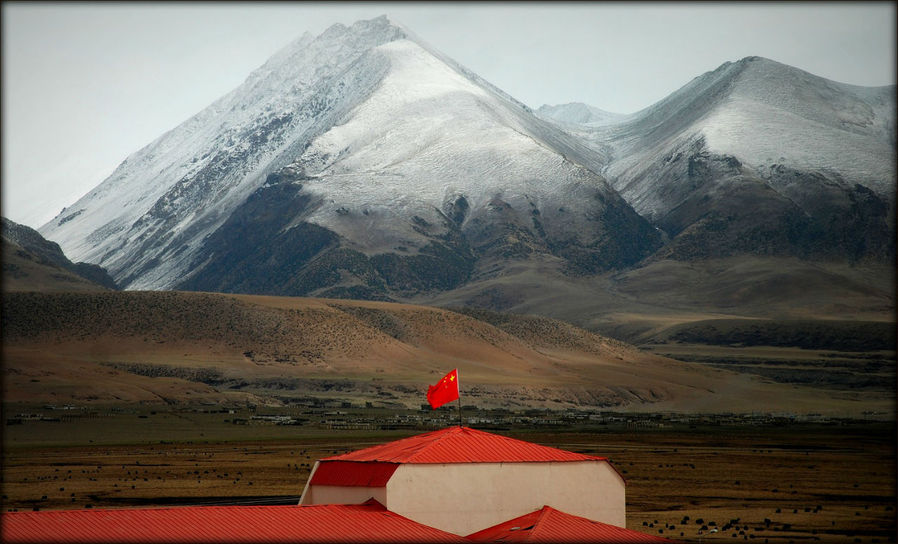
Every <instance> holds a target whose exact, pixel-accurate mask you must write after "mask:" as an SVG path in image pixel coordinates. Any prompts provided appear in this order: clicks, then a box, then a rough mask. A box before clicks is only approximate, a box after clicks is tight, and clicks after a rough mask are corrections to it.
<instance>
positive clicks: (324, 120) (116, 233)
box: [41, 17, 660, 298]
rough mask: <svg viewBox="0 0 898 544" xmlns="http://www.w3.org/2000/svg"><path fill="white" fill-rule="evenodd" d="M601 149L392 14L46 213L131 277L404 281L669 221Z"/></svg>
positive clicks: (571, 268) (207, 281) (567, 266)
mask: <svg viewBox="0 0 898 544" xmlns="http://www.w3.org/2000/svg"><path fill="white" fill-rule="evenodd" d="M597 169H598V162H597V160H596V159H595V156H594V154H593V153H591V151H590V149H589V148H588V147H587V146H585V145H583V144H582V143H581V142H580V141H579V139H578V138H575V137H572V136H571V135H569V134H567V133H565V132H564V131H562V130H560V129H558V128H557V127H555V126H554V125H553V124H551V123H548V122H545V121H543V120H541V119H539V118H537V117H536V116H535V115H533V114H532V112H531V111H530V110H529V109H528V108H526V107H525V106H524V105H522V104H520V103H518V102H516V101H515V100H513V99H512V98H510V97H509V96H507V95H506V94H504V93H503V92H501V91H500V90H498V89H496V88H495V87H493V86H492V85H490V84H489V83H487V82H485V81H483V80H482V79H481V78H479V77H477V76H476V75H474V74H472V73H470V72H469V71H467V70H466V69H464V68H463V67H461V66H459V65H457V64H456V63H454V62H453V61H452V60H451V59H448V58H445V57H444V56H443V55H441V54H440V53H439V52H436V51H434V50H433V49H432V48H430V47H429V46H428V45H427V44H426V43H424V42H423V41H421V40H420V39H418V38H416V37H415V36H414V35H412V34H411V33H410V32H409V31H407V30H406V29H404V28H402V27H401V26H399V25H397V24H395V23H393V22H391V21H390V20H389V19H387V18H386V17H381V18H377V19H374V20H370V21H361V22H358V23H356V24H354V25H352V26H351V27H345V26H343V25H334V26H333V27H331V28H330V29H328V30H327V31H325V32H324V33H323V34H322V35H320V36H318V37H310V36H304V37H302V38H301V39H299V40H298V41H296V42H294V43H293V44H291V45H289V46H287V47H286V48H285V49H284V50H282V51H281V52H279V53H278V54H276V55H275V56H274V57H273V58H272V59H270V60H269V61H268V62H267V63H266V64H265V65H264V66H263V67H261V68H260V69H258V70H257V71H255V72H254V73H253V74H251V75H250V77H249V78H248V79H247V81H246V82H245V83H244V84H242V85H241V86H240V87H238V88H237V89H235V90H234V91H233V92H231V93H230V94H228V95H227V96H225V97H223V98H221V99H220V100H218V101H216V102H215V103H214V104H212V105H211V106H210V107H208V108H207V109H205V110H203V111H202V112H200V113H199V114H197V115H196V116H195V117H193V118H191V119H190V120H188V121H186V122H185V123H183V124H182V125H180V126H178V127H176V128H175V129H173V130H172V131H170V132H168V133H166V134H165V135H163V136H162V137H160V138H159V139H158V140H156V141H155V142H153V143H151V144H150V145H148V146H147V147H145V148H144V149H142V150H140V151H138V152H137V153H135V154H134V155H132V156H131V157H129V158H128V159H127V160H126V161H125V162H124V163H123V164H122V165H121V166H120V167H119V168H118V169H117V170H116V171H115V172H114V173H113V174H112V176H110V178H108V179H107V180H106V181H104V182H103V183H102V184H101V185H99V186H98V187H97V188H96V189H94V190H93V191H91V192H90V193H89V194H88V195H86V196H85V197H84V198H82V199H81V200H79V201H78V202H76V203H75V204H74V205H72V206H71V207H69V208H68V209H67V210H65V211H64V212H63V213H62V214H60V216H59V217H57V218H55V219H54V220H53V221H51V222H50V223H48V224H47V225H45V226H44V227H42V229H41V232H43V233H44V234H45V235H46V236H48V237H49V238H51V239H54V240H57V241H59V243H60V244H61V245H62V246H63V247H64V248H65V249H66V251H67V252H68V253H70V254H71V255H73V256H75V258H78V259H84V260H88V261H90V262H94V263H98V264H100V265H102V266H105V267H106V268H107V269H108V270H109V271H110V273H111V274H112V275H113V277H114V278H116V280H117V281H118V282H119V283H120V284H121V285H122V286H123V287H125V288H127V289H170V288H180V289H189V290H204V291H223V292H253V293H271V294H289V295H299V294H316V295H324V296H339V297H354V298H387V297H391V296H394V295H398V296H401V295H407V294H416V293H421V292H427V291H439V290H445V289H451V288H453V287H456V286H458V285H460V284H463V283H464V282H466V281H468V280H469V279H471V278H475V277H488V276H490V275H496V274H499V273H501V270H502V269H503V268H504V267H506V266H508V263H510V262H517V261H528V260H549V261H552V262H554V263H556V264H557V265H558V266H559V267H561V268H562V269H563V270H565V271H566V273H569V274H573V275H579V274H593V273H597V272H603V271H606V270H609V269H615V268H620V267H625V266H629V265H632V264H634V263H636V262H638V261H639V260H641V259H642V258H644V257H646V256H647V255H649V254H651V253H652V252H653V251H655V250H657V249H658V247H660V235H659V234H658V233H657V231H656V230H655V229H654V228H653V227H652V226H651V225H649V223H648V222H647V221H646V220H645V219H643V218H642V217H640V216H639V215H638V214H637V213H636V212H635V211H634V210H633V209H632V208H631V207H630V206H629V205H628V204H627V203H626V202H625V201H624V200H623V199H622V198H621V197H620V196H619V195H618V194H617V193H616V192H615V191H614V190H613V189H612V188H611V187H610V186H609V185H608V184H607V183H606V182H605V180H604V179H603V178H602V177H601V176H600V175H598V174H596V170H597Z"/></svg>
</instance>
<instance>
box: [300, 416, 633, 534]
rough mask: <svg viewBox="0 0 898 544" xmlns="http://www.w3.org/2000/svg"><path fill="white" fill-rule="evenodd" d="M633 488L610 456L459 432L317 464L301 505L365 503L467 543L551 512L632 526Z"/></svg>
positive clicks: (448, 431) (423, 437) (412, 439)
mask: <svg viewBox="0 0 898 544" xmlns="http://www.w3.org/2000/svg"><path fill="white" fill-rule="evenodd" d="M624 486H625V482H624V479H623V478H622V477H621V475H620V474H619V473H618V472H617V471H616V470H615V469H614V467H612V466H611V463H609V462H608V460H607V459H606V458H604V457H594V456H591V455H584V454H580V453H574V452H569V451H564V450H559V449H556V448H550V447H547V446H540V445H538V444H533V443H530V442H524V441H521V440H515V439H512V438H508V437H504V436H500V435H496V434H492V433H487V432H483V431H477V430H474V429H470V428H467V427H450V428H447V429H443V430H439V431H434V432H430V433H425V434H422V435H418V436H413V437H410V438H405V439H402V440H398V441H395V442H390V443H387V444H383V445H380V446H374V447H371V448H366V449H363V450H358V451H355V452H350V453H347V454H343V455H337V456H335V457H329V458H326V459H321V460H319V461H317V462H316V463H315V466H314V467H313V469H312V474H311V475H310V477H309V481H308V483H307V484H306V488H305V490H304V491H303V494H302V498H301V499H300V504H303V505H310V504H361V503H364V502H365V501H367V500H368V499H370V498H374V499H376V500H377V501H378V502H380V503H381V504H383V505H384V506H385V507H386V508H387V509H388V510H390V511H391V512H395V513H397V514H399V515H401V516H405V517H407V518H409V519H411V520H414V521H416V522H418V523H422V524H425V525H429V526H431V527H435V528H437V529H441V530H444V531H447V532H450V533H454V534H457V535H468V534H471V533H473V532H476V531H481V530H483V529H486V528H489V527H492V526H494V525H496V524H499V523H501V522H504V521H507V520H509V519H511V518H515V517H518V516H523V515H525V514H529V513H531V512H534V511H536V510H540V509H541V508H542V507H543V506H544V505H549V506H551V507H552V508H555V509H557V510H561V511H564V512H567V513H569V514H573V515H575V516H581V517H584V518H588V519H590V520H595V521H599V522H603V523H607V524H610V525H615V526H618V527H626V498H625V490H624Z"/></svg>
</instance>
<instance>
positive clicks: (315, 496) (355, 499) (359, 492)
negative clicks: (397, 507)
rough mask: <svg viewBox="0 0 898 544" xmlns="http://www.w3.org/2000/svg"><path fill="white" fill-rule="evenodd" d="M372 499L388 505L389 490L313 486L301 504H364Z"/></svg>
mask: <svg viewBox="0 0 898 544" xmlns="http://www.w3.org/2000/svg"><path fill="white" fill-rule="evenodd" d="M371 498H373V499H375V500H376V501H377V502H379V503H381V504H383V505H386V504H387V489H386V488H385V487H356V486H343V485H311V486H308V487H307V489H306V491H305V492H304V493H303V494H302V498H301V499H300V501H299V504H362V503H363V502H365V501H367V500H368V499H371Z"/></svg>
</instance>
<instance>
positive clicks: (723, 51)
mask: <svg viewBox="0 0 898 544" xmlns="http://www.w3.org/2000/svg"><path fill="white" fill-rule="evenodd" d="M895 6H896V5H895V3H894V2H880V3H845V4H841V3H830V2H825V3H814V2H807V3H787V4H778V3H736V4H735V5H733V4H717V3H669V2H665V3H659V4H651V3H643V2H636V3H627V2H623V3H601V2H596V3H588V2H587V3H582V2H578V3H570V4H565V3H555V2H552V3H548V2H547V3H504V2H501V3H452V2H449V3H427V2H423V3H414V2H403V3H378V2H364V3H346V2H337V3H315V2H299V3H288V2H277V3H270V4H263V3H251V4H250V3H230V2H227V3H221V4H218V3H203V4H189V3H176V2H166V3H159V4H154V3H137V4H129V3H97V4H91V3H39V2H22V3H18V2H3V5H2V22H3V28H2V36H3V51H2V53H3V59H2V60H3V63H2V67H3V79H2V90H3V93H2V98H3V100H2V121H3V126H2V131H3V134H2V135H3V139H2V143H3V148H2V213H3V215H4V216H6V217H9V218H10V219H12V220H13V221H17V222H19V223H24V224H26V225H29V226H32V227H35V228H37V227H39V226H41V225H42V224H43V223H45V222H46V221H49V220H50V219H52V218H53V217H54V216H55V215H56V214H57V213H59V211H60V210H61V209H62V208H63V207H64V206H69V205H70V204H72V203H74V202H75V201H76V200H77V199H78V198H79V197H81V196H82V195H84V194H85V193H86V192H88V191H89V190H90V189H92V188H94V187H95V186H96V185H98V184H99V183H100V182H102V181H103V180H104V179H105V178H106V177H107V176H108V175H109V174H111V173H112V171H113V170H114V169H115V167H116V166H118V164H119V163H120V162H122V161H123V160H124V159H125V158H126V157H127V156H128V155H130V154H131V153H133V152H135V151H137V150H138V149H140V148H141V147H143V146H144V145H146V144H148V143H150V142H151V141H152V140H154V139H156V138H157V137H158V136H160V135H162V134H163V133H164V132H166V131H168V130H170V129H172V128H174V127H175V126H177V125H178V124H180V123H181V122H183V121H185V120H186V119H188V118H189V117H191V116H192V115H193V114H195V113H197V112H199V111H200V110H201V109H203V108H204V107H205V106H207V105H209V104H211V103H212V102H213V101H214V100H215V99H217V98H218V97H220V96H222V95H224V94H225V93H227V92H228V91H230V90H231V89H233V88H234V87H236V86H237V85H239V84H240V83H241V82H242V81H243V80H244V79H245V78H246V76H248V75H249V73H250V72H251V71H252V70H254V69H255V68H257V67H259V66H261V65H262V64H263V63H264V62H265V60H266V59H267V58H268V57H269V56H271V55H272V54H273V53H275V52H276V51H277V50H278V49H280V48H281V47H283V46H285V45H286V44H287V43H289V42H291V41H292V40H294V39H295V38H297V37H299V36H300V35H302V34H303V33H304V32H306V31H309V32H311V33H313V34H315V35H317V34H319V33H321V32H322V31H324V30H325V29H326V28H327V27H328V26H330V25H332V24H334V23H338V22H339V23H343V24H346V25H349V24H352V23H353V22H354V21H357V20H359V19H370V18H372V17H377V16H379V15H382V14H388V15H390V16H391V17H392V18H393V19H394V20H396V21H398V22H400V23H402V24H403V25H405V26H406V27H407V28H409V30H411V31H412V32H414V33H415V34H416V35H417V36H418V37H420V38H421V39H423V40H424V41H426V42H428V43H429V44H431V45H432V46H434V47H436V48H437V49H439V50H440V51H442V52H443V53H445V54H447V55H448V56H450V57H452V58H454V59H455V60H456V61H458V62H459V63H461V64H462V65H464V66H466V67H467V68H469V69H471V70H473V71H474V72H475V73H477V74H479V75H480V76H482V77H483V78H485V79H486V80H488V81H490V82H491V83H493V84H494V85H496V86H498V87H499V88H501V89H503V90H504V91H505V92H507V93H509V94H510V95H512V96H514V97H515V98H517V99H518V100H520V101H522V102H524V103H525V104H527V105H529V106H531V107H532V108H537V107H539V106H540V105H542V104H560V103H566V102H585V103H588V104H590V105H593V106H596V107H598V108H602V109H604V110H608V111H613V112H619V113H631V112H634V111H637V110H639V109H642V108H644V107H646V106H649V105H651V104H652V103H654V102H656V101H658V100H660V99H662V98H664V97H665V96H667V95H668V94H669V93H671V92H673V91H675V90H676V89H678V88H679V87H681V86H683V85H684V84H686V83H687V82H689V81H690V80H691V79H692V78H694V77H696V76H699V75H701V74H702V73H704V72H707V71H709V70H713V69H715V68H717V67H718V66H719V65H721V64H723V63H724V62H726V61H735V60H739V59H740V58H743V57H746V56H750V55H758V56H762V57H767V58H770V59H773V60H776V61H778V62H782V63H785V64H789V65H791V66H795V67H797V68H801V69H803V70H806V71H808V72H811V73H813V74H816V75H819V76H822V77H826V78H829V79H833V80H836V81H840V82H844V83H851V84H855V85H870V86H873V85H892V84H895V62H896V59H895V18H896V9H895Z"/></svg>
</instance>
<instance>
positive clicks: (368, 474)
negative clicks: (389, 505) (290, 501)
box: [309, 461, 399, 487]
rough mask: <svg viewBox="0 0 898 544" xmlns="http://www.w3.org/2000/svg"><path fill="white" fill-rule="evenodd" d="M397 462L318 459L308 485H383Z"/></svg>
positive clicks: (393, 470)
mask: <svg viewBox="0 0 898 544" xmlns="http://www.w3.org/2000/svg"><path fill="white" fill-rule="evenodd" d="M397 467H399V463H377V462H372V463H356V462H352V461H320V462H319V463H318V468H317V469H316V470H315V474H313V475H312V479H311V480H310V481H309V484H310V485H337V486H361V487H383V486H385V485H387V481H389V479H390V476H392V475H393V473H394V472H396V468H397Z"/></svg>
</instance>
